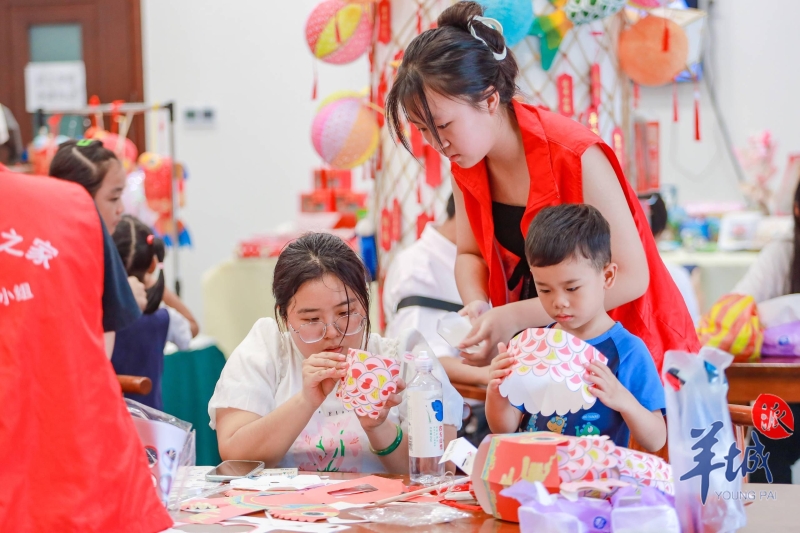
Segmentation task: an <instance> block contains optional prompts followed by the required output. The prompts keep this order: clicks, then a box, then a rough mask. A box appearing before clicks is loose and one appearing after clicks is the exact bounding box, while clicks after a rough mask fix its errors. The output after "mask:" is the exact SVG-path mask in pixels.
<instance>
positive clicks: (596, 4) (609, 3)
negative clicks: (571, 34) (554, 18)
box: [564, 0, 627, 24]
mask: <svg viewBox="0 0 800 533" xmlns="http://www.w3.org/2000/svg"><path fill="white" fill-rule="evenodd" d="M626 1H627V0H569V1H568V2H567V4H566V5H565V6H564V11H566V13H567V17H568V18H569V19H570V20H571V21H572V23H573V24H588V23H590V22H594V21H595V20H600V19H604V18H606V17H610V16H611V15H613V14H615V13H618V12H619V11H620V10H622V8H623V7H625V3H626Z"/></svg>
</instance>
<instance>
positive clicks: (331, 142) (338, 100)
mask: <svg viewBox="0 0 800 533" xmlns="http://www.w3.org/2000/svg"><path fill="white" fill-rule="evenodd" d="M379 137H380V128H379V127H378V121H377V120H376V119H375V112H374V111H373V110H372V109H370V108H369V107H367V106H366V105H364V101H363V99H362V98H361V97H360V95H357V94H354V93H338V94H336V95H333V96H331V97H330V98H328V99H326V100H325V101H323V102H322V104H321V105H320V108H319V111H318V112H317V116H315V117H314V122H313V123H312V125H311V142H312V143H313V144H314V149H315V150H316V151H317V153H318V154H319V156H320V157H321V158H322V159H323V160H324V161H325V162H326V163H328V164H329V165H330V166H332V167H334V168H340V169H348V168H355V167H357V166H359V165H362V164H364V163H365V162H366V161H367V160H368V159H369V158H370V157H372V155H373V154H374V153H375V150H376V149H377V148H378V140H379Z"/></svg>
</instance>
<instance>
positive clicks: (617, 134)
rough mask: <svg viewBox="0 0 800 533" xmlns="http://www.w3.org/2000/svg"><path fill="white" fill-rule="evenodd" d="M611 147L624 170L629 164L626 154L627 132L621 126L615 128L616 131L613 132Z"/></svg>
mask: <svg viewBox="0 0 800 533" xmlns="http://www.w3.org/2000/svg"><path fill="white" fill-rule="evenodd" d="M611 148H612V149H613V150H614V153H615V154H616V156H617V161H619V165H620V166H621V167H622V168H623V170H624V169H625V167H626V166H627V165H628V161H627V155H626V154H625V134H624V133H623V132H622V128H620V127H619V126H617V127H616V128H614V131H612V132H611Z"/></svg>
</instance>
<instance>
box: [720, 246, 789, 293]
mask: <svg viewBox="0 0 800 533" xmlns="http://www.w3.org/2000/svg"><path fill="white" fill-rule="evenodd" d="M793 254H794V243H793V242H792V241H790V240H779V241H772V242H770V243H769V244H767V245H766V246H764V248H763V249H762V250H761V253H760V254H758V258H756V261H755V263H753V264H752V265H751V266H750V268H749V269H748V270H747V274H745V275H744V277H743V278H742V279H741V280H739V283H737V284H736V287H734V288H733V291H731V292H734V293H736V294H749V295H750V296H752V297H753V298H754V299H755V301H756V303H761V302H763V301H765V300H771V299H773V298H777V297H779V296H785V295H787V294H789V292H790V291H791V279H790V277H789V274H790V272H789V271H790V270H791V268H792V255H793Z"/></svg>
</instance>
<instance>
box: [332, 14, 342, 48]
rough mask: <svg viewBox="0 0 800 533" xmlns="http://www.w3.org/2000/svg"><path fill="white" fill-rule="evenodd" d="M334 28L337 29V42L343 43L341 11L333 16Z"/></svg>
mask: <svg viewBox="0 0 800 533" xmlns="http://www.w3.org/2000/svg"><path fill="white" fill-rule="evenodd" d="M333 28H334V29H335V30H336V44H341V43H342V36H341V34H340V33H339V12H338V11H337V12H336V14H335V15H334V16H333Z"/></svg>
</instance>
